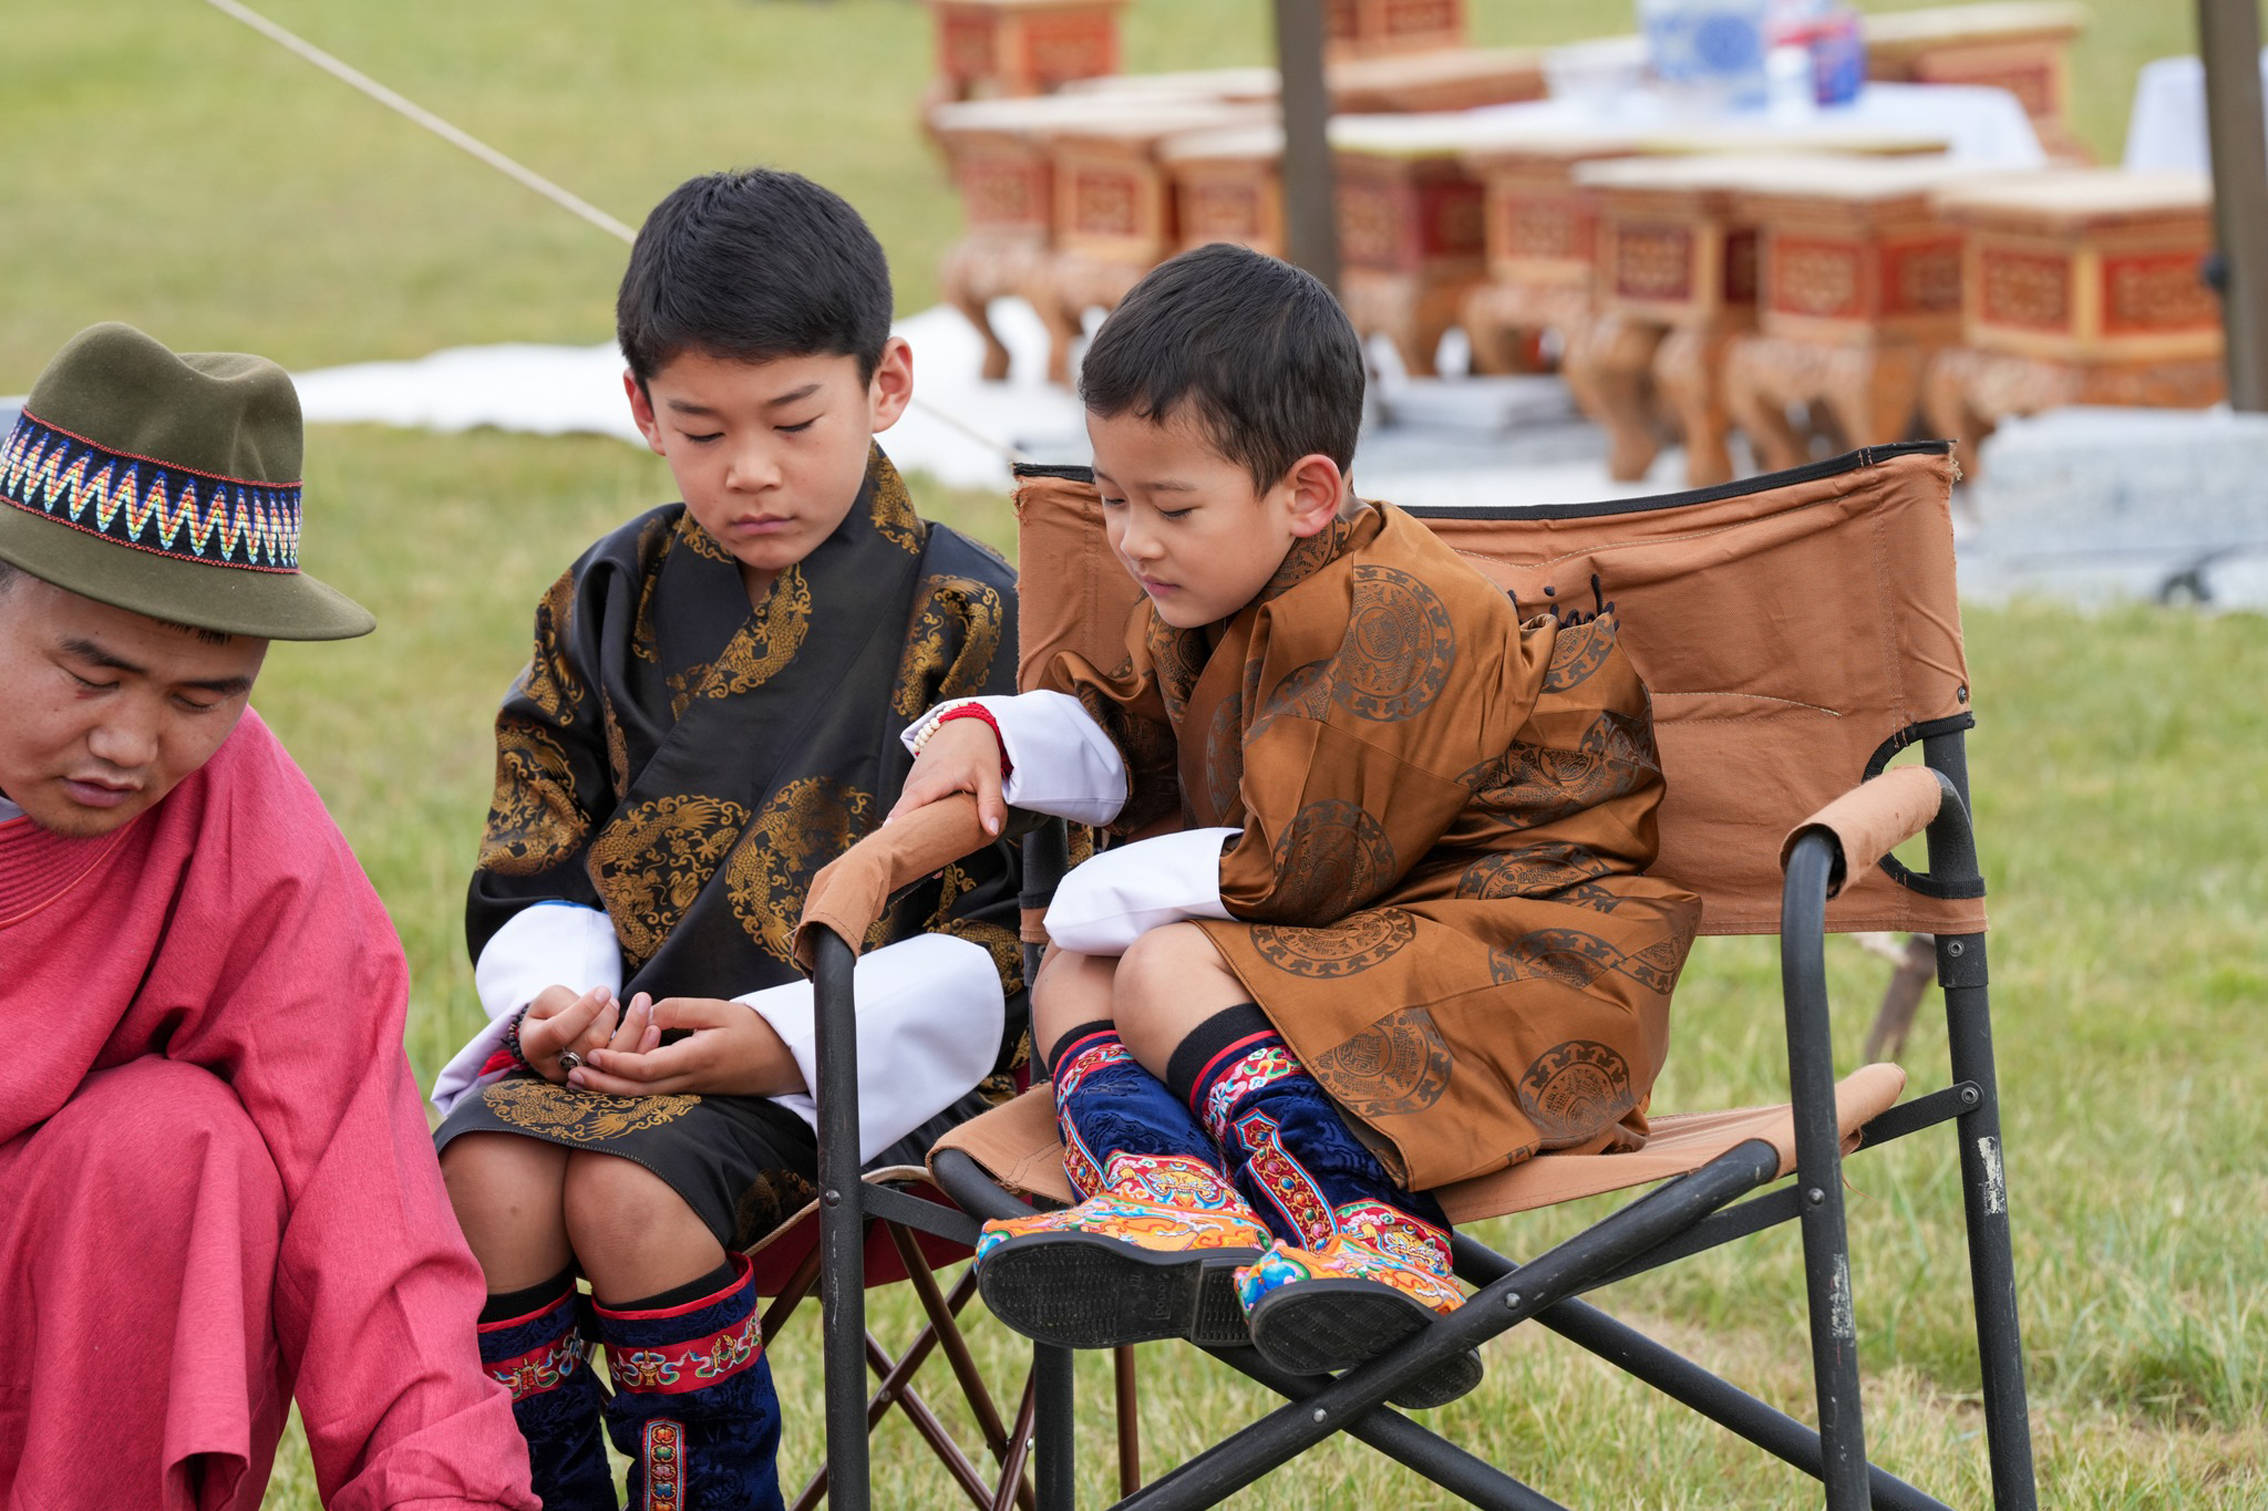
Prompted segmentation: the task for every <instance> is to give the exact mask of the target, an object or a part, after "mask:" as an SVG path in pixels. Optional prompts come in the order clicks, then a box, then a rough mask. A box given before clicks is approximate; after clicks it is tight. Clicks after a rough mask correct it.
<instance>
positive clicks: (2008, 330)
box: [1922, 168, 2227, 474]
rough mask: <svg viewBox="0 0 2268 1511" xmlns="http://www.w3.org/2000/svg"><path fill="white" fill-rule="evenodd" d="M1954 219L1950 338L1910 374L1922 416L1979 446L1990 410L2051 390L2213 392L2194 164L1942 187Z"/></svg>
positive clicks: (2130, 394)
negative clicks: (1957, 319)
mask: <svg viewBox="0 0 2268 1511" xmlns="http://www.w3.org/2000/svg"><path fill="white" fill-rule="evenodd" d="M1937 208H1938V212H1939V213H1940V214H1941V215H1943V216H1944V217H1945V219H1946V220H1947V221H1948V222H1950V223H1952V224H1954V225H1957V226H1960V227H1961V228H1962V229H1963V230H1964V232H1965V249H1964V257H1963V264H1962V285H1963V288H1962V323H1961V325H1962V339H1961V345H1959V346H1957V347H1952V348H1949V349H1947V350H1946V351H1944V352H1942V353H1940V354H1939V355H1938V356H1937V357H1936V359H1935V360H1933V361H1932V362H1931V363H1930V366H1929V370H1928V373H1927V374H1926V375H1925V377H1924V379H1923V385H1922V403H1923V407H1924V409H1925V411H1926V412H1927V414H1928V416H1929V421H1930V424H1931V426H1932V427H1933V428H1934V429H1935V430H1936V431H1937V432H1938V433H1939V434H1940V435H1947V436H1951V437H1953V438H1954V439H1955V440H1956V441H1958V442H1960V443H1961V451H1962V461H1963V466H1965V467H1966V468H1968V469H1969V471H1970V472H1971V473H1972V474H1973V473H1974V472H1975V470H1976V465H1977V462H1976V458H1977V448H1978V446H1979V444H1980V443H1981V442H1982V441H1983V440H1984V438H1985V436H1987V435H1989V434H1990V433H1991V432H1992V430H1993V428H1994V427H1995V426H1997V425H1998V424H1999V423H2000V421H2001V420H2003V419H2005V418H2007V417H2008V416H2010V415H2022V414H2032V413H2036V412H2037V411H2039V410H2043V409H2051V408H2054V407H2057V406H2059V405H2064V404H2139V405H2153V406H2165V407H2169V408H2184V409H2191V408H2203V407H2205V406H2207V405H2209V404H2213V403H2216V402H2218V401H2219V400H2220V398H2221V397H2222V394H2223V391H2224V388H2225V385H2226V382H2227V374H2226V371H2225V370H2224V368H2223V366H2222V355H2221V352H2222V343H2221V311H2220V305H2219V302H2218V301H2217V300H2216V299H2215V298H2214V297H2213V294H2212V291H2211V290H2209V289H2208V288H2207V287H2206V286H2205V284H2204V282H2203V280H2202V278H2201V277H2200V275H2199V269H2200V266H2201V264H2202V262H2203V260H2204V257H2205V254H2206V253H2207V252H2208V251H2209V250H2211V248H2212V245H2213V225H2212V188H2211V185H2210V184H2209V183H2208V182H2207V180H2206V179H2204V178H2203V177H2202V176H2194V175H2189V174H2140V173H2125V172H2121V171H2119V170H2117V169H2111V168H2075V169H2066V170H2063V171H2060V172H2054V173H2041V174H2032V175H2027V176H2025V177H2022V178H2011V179H1983V180H1977V181H1974V182H1970V183H1964V184H1961V185H1958V186H1955V187H1951V188H1947V189H1945V190H1942V191H1940V192H1939V194H1938V195H1937Z"/></svg>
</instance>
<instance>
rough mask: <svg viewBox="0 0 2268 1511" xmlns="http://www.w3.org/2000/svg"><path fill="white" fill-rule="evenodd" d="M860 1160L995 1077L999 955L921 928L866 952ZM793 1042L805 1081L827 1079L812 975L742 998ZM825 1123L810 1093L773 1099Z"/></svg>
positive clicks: (1000, 1008)
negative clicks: (822, 1076)
mask: <svg viewBox="0 0 2268 1511" xmlns="http://www.w3.org/2000/svg"><path fill="white" fill-rule="evenodd" d="M851 985H852V989H853V990H854V991H855V992H856V993H857V999H858V1159H859V1163H860V1164H862V1165H863V1164H865V1163H866V1162H867V1161H868V1160H871V1159H872V1158H874V1156H876V1155H877V1154H880V1153H881V1152H882V1151H883V1150H885V1149H887V1148H889V1147H890V1146H891V1145H892V1144H894V1143H896V1142H897V1141H898V1140H900V1139H902V1138H904V1137H905V1136H906V1135H907V1134H909V1133H911V1132H913V1131H914V1130H915V1129H916V1128H918V1127H920V1126H921V1125H922V1124H923V1123H925V1122H927V1121H928V1120H929V1119H931V1118H933V1117H935V1116H936V1115H937V1114H938V1113H940V1112H943V1111H944V1110H945V1109H946V1108H948V1107H950V1106H952V1105H953V1103H954V1102H956V1101H958V1100H959V1099H960V1098H961V1097H962V1096H963V1095H964V1094H965V1093H967V1092H969V1091H971V1090H973V1089H974V1088H975V1086H976V1084H977V1083H978V1082H979V1081H981V1080H983V1079H984V1078H985V1077H986V1076H988V1075H990V1074H991V1073H992V1066H993V1062H994V1061H996V1060H998V1059H999V1057H1000V1035H1001V1032H1002V1030H1003V1028H1004V1026H1005V1024H1006V1021H1007V1011H1008V1009H1007V1002H1006V1000H1005V999H1004V997H1003V996H1002V993H1001V987H1000V971H999V968H998V967H997V966H995V965H994V964H993V959H992V952H991V951H989V950H987V949H986V948H985V947H984V946H983V945H981V944H978V943H976V942H975V941H973V940H968V939H961V938H958V937H956V936H954V935H951V934H917V935H915V936H914V937H913V938H911V939H901V940H899V941H898V942H897V943H896V944H886V945H884V946H883V947H882V948H880V949H878V950H874V951H871V952H870V953H868V954H866V955H863V956H861V957H860V958H859V962H858V965H857V968H856V969H855V970H854V971H853V973H852V976H851ZM733 1000H734V1001H735V1002H745V1003H746V1004H748V1006H749V1007H751V1008H753V1009H755V1010H756V1012H757V1013H759V1014H760V1015H761V1016H762V1017H763V1019H764V1021H765V1022H766V1023H769V1024H771V1025H772V1031H773V1032H774V1033H776V1034H778V1035H779V1036H780V1039H781V1041H782V1042H783V1043H785V1044H786V1045H787V1049H788V1053H789V1054H791V1055H793V1056H794V1057H795V1063H796V1066H797V1068H798V1069H800V1070H801V1071H802V1072H803V1084H804V1086H805V1087H806V1088H810V1087H813V1086H816V1085H818V1084H819V1041H818V1023H817V1021H816V1016H815V1009H814V1004H813V991H812V986H811V983H810V982H808V981H790V982H788V983H786V984H785V985H783V986H773V987H766V988H765V989H764V990H762V991H757V992H749V993H747V994H746V995H744V996H740V997H735V998H734V999H733ZM772 1100H773V1101H775V1102H777V1103H779V1104H780V1105H781V1106H782V1107H785V1108H787V1109H788V1111H790V1112H792V1113H794V1114H795V1115H796V1116H797V1117H799V1118H802V1119H803V1120H804V1121H805V1122H806V1123H809V1124H810V1125H811V1127H812V1129H813V1130H814V1131H816V1130H817V1129H818V1127H819V1104H818V1102H817V1101H816V1100H814V1099H813V1097H812V1096H811V1094H810V1092H809V1090H808V1089H806V1090H805V1091H801V1092H795V1093H791V1094H789V1095H786V1096H777V1097H773V1098H772Z"/></svg>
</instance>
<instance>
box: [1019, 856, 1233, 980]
mask: <svg viewBox="0 0 2268 1511" xmlns="http://www.w3.org/2000/svg"><path fill="white" fill-rule="evenodd" d="M1243 832H1244V831H1243V830H1241V829H1184V830H1182V831H1180V832H1179V833H1177V834H1161V835H1159V836H1157V837H1156V838H1155V839H1145V840H1137V841H1135V842H1134V843H1133V844H1131V845H1120V846H1118V847H1117V848H1115V849H1110V850H1105V851H1103V852H1101V853H1100V854H1098V855H1096V856H1093V857H1092V858H1090V859H1088V860H1084V861H1081V862H1080V863H1079V864H1078V865H1076V866H1074V867H1072V868H1071V872H1070V874H1069V875H1068V876H1065V877H1064V878H1063V884H1062V885H1061V886H1059V887H1057V888H1056V889H1055V901H1054V902H1052V903H1050V904H1049V905H1048V910H1047V937H1048V938H1049V939H1050V940H1051V941H1053V942H1054V943H1055V944H1056V945H1057V946H1059V947H1060V948H1063V949H1066V950H1074V951H1076V952H1078V953H1079V954H1082V955H1123V954H1125V953H1126V947H1127V946H1128V945H1130V944H1132V943H1133V942H1134V941H1135V940H1137V939H1139V938H1141V937H1142V936H1143V935H1144V934H1146V933H1148V932H1149V931H1150V930H1152V929H1154V928H1158V927H1161V926H1162V925H1165V924H1169V923H1182V922H1186V921H1187V920H1189V919H1192V918H1226V917H1228V916H1229V911H1228V908H1227V906H1226V905H1225V904H1224V903H1222V901H1221V852H1222V849H1223V848H1224V847H1225V846H1226V844H1227V843H1228V842H1229V841H1231V840H1233V839H1235V838H1236V837H1237V836H1238V835H1239V834H1241V833H1243Z"/></svg>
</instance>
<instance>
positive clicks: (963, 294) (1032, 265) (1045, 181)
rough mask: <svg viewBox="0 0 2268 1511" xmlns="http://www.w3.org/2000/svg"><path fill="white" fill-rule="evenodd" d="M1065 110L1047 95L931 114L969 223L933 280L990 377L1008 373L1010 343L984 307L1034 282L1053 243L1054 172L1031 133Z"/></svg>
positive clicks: (931, 126)
mask: <svg viewBox="0 0 2268 1511" xmlns="http://www.w3.org/2000/svg"><path fill="white" fill-rule="evenodd" d="M1068 108H1070V109H1076V108H1077V107H1068ZM1066 109H1067V107H1066V106H1065V105H1064V103H1063V101H1062V98H1061V97H1060V96H1050V97H1043V98H1040V99H1031V100H972V101H970V102H968V103H966V104H959V105H937V106H933V107H932V108H931V109H930V112H929V116H928V125H929V133H930V136H931V138H932V139H933V140H934V141H936V143H937V144H938V146H939V148H940V149H942V150H943V152H944V154H945V161H946V164H947V166H948V168H949V169H950V170H951V172H952V175H953V187H954V189H955V190H956V191H957V192H958V193H959V195H960V199H961V214H962V217H963V219H964V220H965V221H966V223H967V227H968V229H967V231H966V232H965V233H964V234H963V235H962V237H961V239H960V240H959V241H956V242H954V243H953V245H952V246H950V247H948V248H947V249H946V252H945V257H944V261H943V263H942V264H941V266H940V267H939V269H938V281H939V283H940V284H941V285H942V287H943V289H944V294H945V298H946V300H947V302H949V303H950V304H952V306H953V307H954V308H955V309H957V310H959V311H960V312H961V313H962V314H964V315H966V316H967V317H968V319H969V323H970V324H971V325H973V326H975V327H976V329H977V334H978V335H979V336H980V337H982V338H983V340H984V376H985V377H986V378H987V379H989V380H992V381H995V382H997V381H998V380H1000V379H1002V378H1005V377H1007V376H1008V348H1007V347H1006V346H1005V345H1003V344H1002V342H1001V340H1000V337H999V335H998V334H997V333H996V332H995V331H994V330H993V328H992V318H991V315H990V313H989V312H988V307H989V306H990V305H991V303H992V301H993V300H995V299H999V298H1002V297H1004V296H1006V295H1010V294H1023V293H1024V292H1025V291H1026V290H1027V289H1029V288H1030V287H1031V286H1032V284H1033V281H1034V280H1035V279H1036V278H1037V277H1039V276H1040V275H1041V274H1043V273H1044V272H1045V271H1046V267H1047V260H1048V254H1049V250H1050V248H1051V246H1052V243H1053V240H1054V237H1053V230H1052V226H1053V216H1054V212H1055V192H1054V172H1053V169H1052V167H1051V165H1050V164H1049V162H1048V157H1047V152H1046V150H1045V149H1044V148H1042V147H1041V146H1040V145H1039V144H1038V143H1037V142H1035V141H1034V140H1033V139H1032V134H1031V133H1032V131H1033V129H1034V128H1035V127H1036V126H1038V125H1040V124H1042V123H1044V122H1045V121H1046V120H1047V119H1048V117H1049V116H1050V115H1061V114H1063V113H1065V112H1066Z"/></svg>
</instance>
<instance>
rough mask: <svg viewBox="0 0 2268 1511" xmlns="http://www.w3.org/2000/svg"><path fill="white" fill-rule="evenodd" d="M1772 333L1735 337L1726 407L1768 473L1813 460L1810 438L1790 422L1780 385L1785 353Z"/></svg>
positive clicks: (1727, 377) (1728, 357) (1728, 355)
mask: <svg viewBox="0 0 2268 1511" xmlns="http://www.w3.org/2000/svg"><path fill="white" fill-rule="evenodd" d="M1778 347H1779V343H1778V342H1776V341H1774V340H1772V339H1771V338H1770V337H1769V336H1742V337H1737V338H1735V339H1734V341H1733V343H1732V349H1731V350H1730V351H1729V352H1727V353H1726V354H1725V372H1724V394H1725V411H1726V413H1728V414H1730V415H1731V416H1732V421H1733V423H1734V424H1736V425H1738V426H1739V427H1740V428H1741V430H1742V432H1743V433H1744V434H1746V435H1747V437H1748V444H1749V446H1750V447H1751V449H1753V450H1754V451H1755V453H1756V465H1757V466H1758V467H1759V468H1761V469H1762V470H1764V471H1766V472H1778V471H1780V470H1781V469H1783V468H1787V467H1794V466H1799V465H1801V464H1802V463H1803V462H1804V461H1806V460H1808V458H1809V454H1810V450H1811V445H1810V438H1809V437H1808V436H1802V435H1798V434H1797V433H1796V428H1795V426H1793V425H1791V424H1789V423H1788V394H1787V392H1786V391H1785V389H1784V388H1783V387H1782V386H1781V384H1780V383H1778V382H1777V381H1775V380H1776V378H1777V377H1778V376H1779V371H1778V369H1779V365H1780V360H1781V353H1780V352H1779V350H1778Z"/></svg>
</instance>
